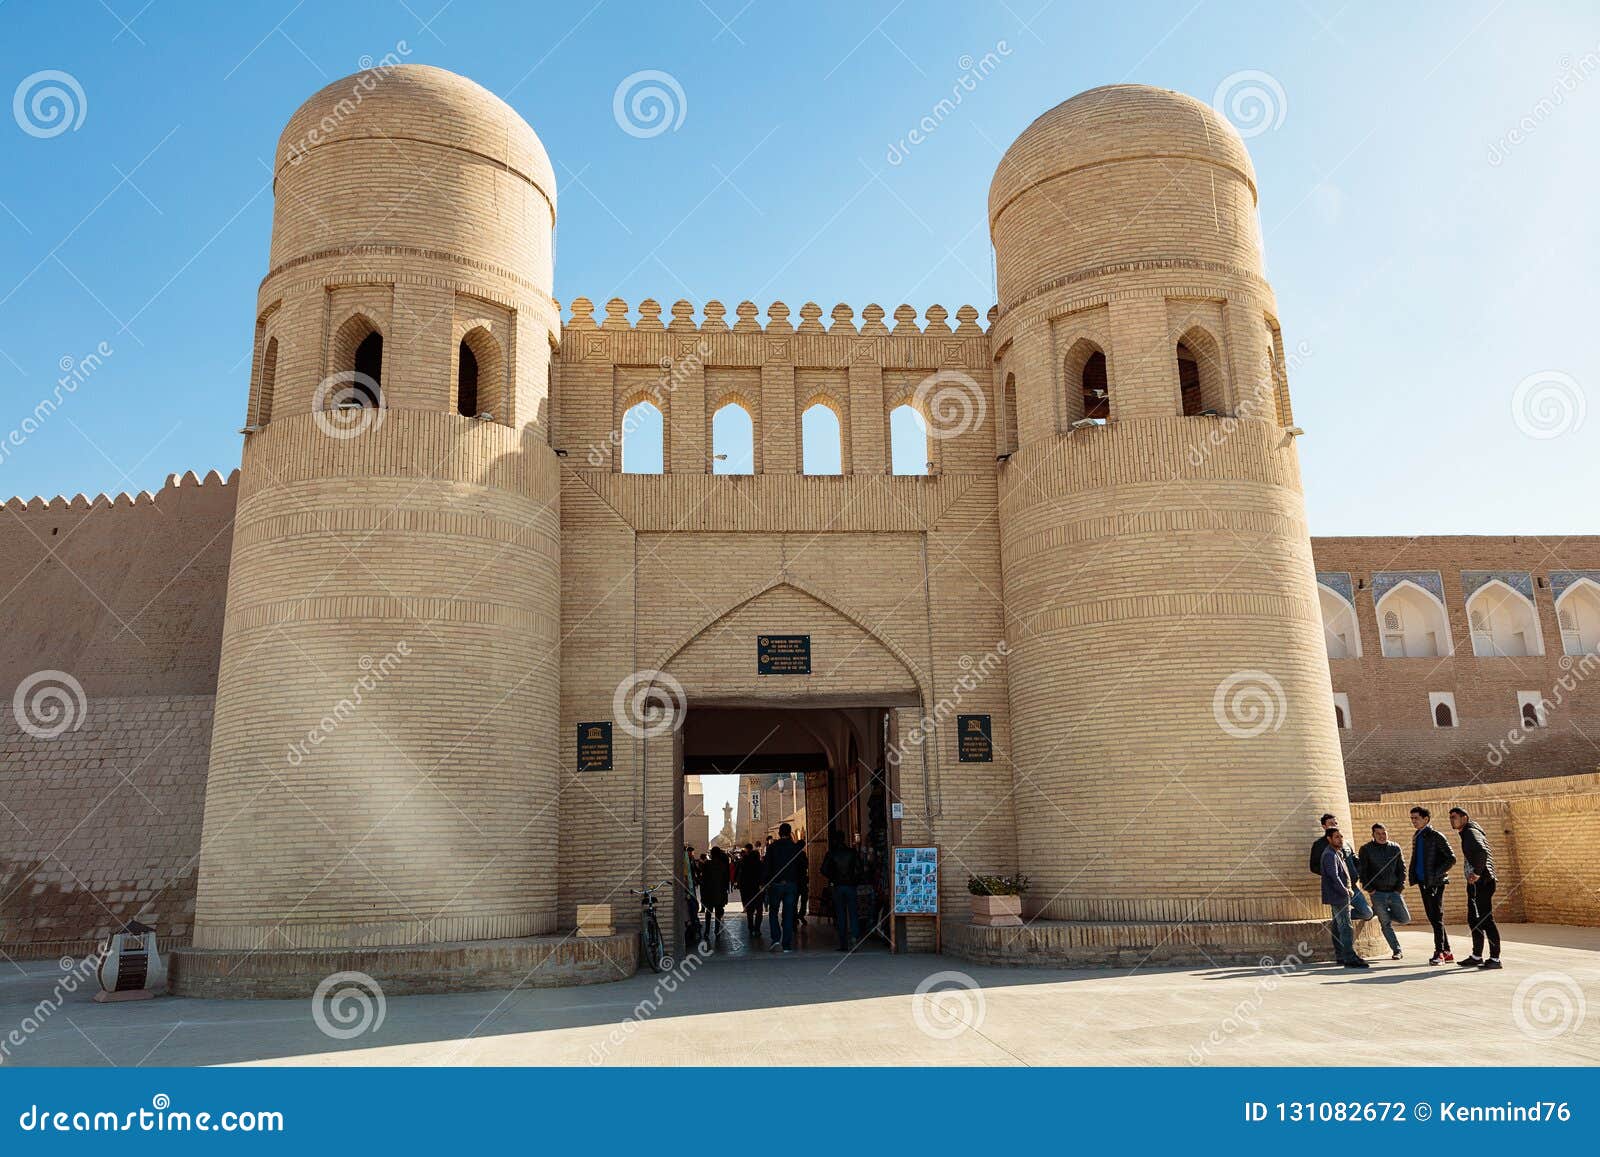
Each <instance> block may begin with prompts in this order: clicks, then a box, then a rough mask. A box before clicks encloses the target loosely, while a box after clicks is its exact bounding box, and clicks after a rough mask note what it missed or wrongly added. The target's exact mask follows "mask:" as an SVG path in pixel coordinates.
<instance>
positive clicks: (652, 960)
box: [628, 880, 672, 972]
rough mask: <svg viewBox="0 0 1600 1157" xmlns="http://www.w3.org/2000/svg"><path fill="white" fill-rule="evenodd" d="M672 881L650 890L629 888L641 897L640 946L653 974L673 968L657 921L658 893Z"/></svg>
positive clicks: (655, 885)
mask: <svg viewBox="0 0 1600 1157" xmlns="http://www.w3.org/2000/svg"><path fill="white" fill-rule="evenodd" d="M671 883H672V881H671V880H662V881H661V882H660V883H658V884H652V885H650V887H648V888H629V889H628V891H629V892H631V893H633V894H634V895H635V896H638V897H639V903H640V906H641V908H642V919H641V921H640V923H639V945H640V947H641V948H642V949H643V950H644V959H645V963H646V964H648V965H649V966H650V971H651V972H665V971H667V970H668V969H670V968H671V967H672V957H670V956H668V955H667V944H666V941H665V940H663V939H662V938H661V924H660V922H659V921H657V919H656V892H657V891H658V890H659V889H661V888H665V887H667V886H669V885H670V884H671Z"/></svg>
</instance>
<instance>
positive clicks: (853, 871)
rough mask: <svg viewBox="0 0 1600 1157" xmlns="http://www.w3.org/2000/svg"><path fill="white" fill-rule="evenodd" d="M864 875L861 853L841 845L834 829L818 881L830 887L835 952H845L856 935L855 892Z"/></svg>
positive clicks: (841, 842) (840, 839)
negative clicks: (837, 943) (837, 940)
mask: <svg viewBox="0 0 1600 1157" xmlns="http://www.w3.org/2000/svg"><path fill="white" fill-rule="evenodd" d="M865 875H866V868H865V867H864V866H863V864H862V863H861V853H860V852H858V851H856V850H855V849H854V848H852V847H851V846H850V845H849V844H847V843H846V842H845V838H844V833H843V832H841V831H840V830H839V829H838V828H835V829H833V831H831V832H829V833H828V854H827V855H826V856H824V857H823V858H822V878H823V879H825V880H827V881H828V883H829V884H831V885H832V886H833V928H834V931H835V932H837V933H838V934H839V951H840V952H849V951H850V949H851V947H852V946H853V945H854V944H855V942H856V937H857V936H858V935H859V934H860V929H859V928H858V926H857V919H858V914H857V911H856V888H857V887H858V886H859V885H860V883H861V880H862V878H863V877H864V876H865Z"/></svg>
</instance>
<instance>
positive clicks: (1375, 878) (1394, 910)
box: [1356, 824, 1411, 960]
mask: <svg viewBox="0 0 1600 1157" xmlns="http://www.w3.org/2000/svg"><path fill="white" fill-rule="evenodd" d="M1356 863H1357V864H1358V865H1359V868H1360V873H1359V874H1360V880H1361V883H1363V884H1365V885H1366V886H1367V891H1368V892H1369V893H1371V895H1372V911H1373V913H1374V914H1375V915H1376V916H1377V917H1378V924H1379V926H1380V927H1382V928H1383V938H1384V939H1385V940H1387V941H1388V942H1389V949H1390V951H1391V952H1393V953H1394V959H1395V960H1399V959H1400V957H1401V956H1403V955H1404V953H1402V952H1401V951H1400V938H1399V937H1398V936H1396V935H1395V934H1394V927H1393V925H1395V924H1409V923H1411V913H1410V912H1409V911H1408V910H1407V909H1406V898H1405V887H1406V858H1405V854H1404V853H1402V852H1401V851H1400V845H1399V844H1391V843H1390V842H1389V830H1388V829H1387V828H1385V827H1384V826H1383V825H1382V824H1373V825H1372V839H1370V840H1368V841H1367V842H1366V843H1364V844H1362V845H1361V853H1360V855H1358V856H1357V857H1356Z"/></svg>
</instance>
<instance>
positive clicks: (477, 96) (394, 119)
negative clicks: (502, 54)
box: [273, 64, 556, 218]
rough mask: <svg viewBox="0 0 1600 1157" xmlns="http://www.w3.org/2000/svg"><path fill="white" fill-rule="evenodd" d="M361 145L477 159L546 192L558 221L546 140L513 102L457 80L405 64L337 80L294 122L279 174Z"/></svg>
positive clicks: (281, 150) (281, 151)
mask: <svg viewBox="0 0 1600 1157" xmlns="http://www.w3.org/2000/svg"><path fill="white" fill-rule="evenodd" d="M354 140H378V141H392V142H393V143H394V146H395V153H394V155H396V156H399V155H403V153H404V151H405V147H406V142H407V141H425V142H427V143H429V144H434V145H440V146H443V147H445V148H451V149H461V150H464V151H467V152H471V153H477V154H479V155H480V156H483V157H485V158H487V159H488V160H490V161H494V162H497V163H498V164H501V165H503V166H505V168H506V169H508V170H510V171H511V172H513V173H515V174H516V175H517V176H519V177H521V178H522V179H523V180H524V181H527V182H528V183H529V184H530V185H532V186H534V188H536V189H538V190H539V192H541V193H542V194H544V197H545V200H547V201H548V202H549V203H550V213H551V216H552V218H553V217H554V216H555V203H556V178H555V170H554V169H552V168H551V167H550V157H549V155H548V154H547V153H546V152H545V151H544V145H543V144H542V143H541V142H540V140H539V137H538V135H537V134H535V133H534V131H533V129H532V128H531V127H530V126H529V125H528V122H527V121H525V120H523V119H522V117H521V116H519V115H518V114H517V111H516V110H515V109H514V108H512V107H511V106H510V105H508V104H507V103H506V102H505V101H503V100H501V99H500V98H499V97H498V96H496V95H495V94H494V93H492V92H490V91H489V90H488V89H486V88H484V87H483V86H482V85H481V84H478V83H477V82H476V81H472V80H468V79H467V78H466V77H464V76H461V75H458V74H457V73H454V72H450V71H448V70H446V69H443V68H435V67H434V66H433V65H430V64H399V65H394V66H392V67H389V68H384V67H381V66H380V67H377V68H372V69H368V70H367V71H365V72H358V73H355V74H353V75H351V76H347V77H344V78H343V79H341V80H336V81H334V82H333V83H332V84H330V85H328V86H326V87H325V88H322V89H320V90H319V91H318V92H316V93H315V94H314V95H313V96H312V97H311V98H310V99H309V100H307V101H306V102H305V103H304V104H303V105H301V106H300V107H299V108H298V109H296V110H295V113H294V115H293V116H291V117H290V118H289V123H288V124H287V125H285V126H284V130H283V134H282V135H281V136H280V137H279V138H278V150H277V157H276V159H275V161H274V165H273V172H274V174H275V175H276V174H281V172H282V170H283V168H284V166H285V165H295V164H299V163H300V162H301V161H302V160H303V159H304V158H305V157H306V156H307V155H308V154H309V153H311V152H312V151H313V150H315V149H319V148H325V147H328V146H331V145H337V144H340V143H343V142H348V141H354ZM418 176H419V178H420V177H421V176H422V174H420V173H419V174H418Z"/></svg>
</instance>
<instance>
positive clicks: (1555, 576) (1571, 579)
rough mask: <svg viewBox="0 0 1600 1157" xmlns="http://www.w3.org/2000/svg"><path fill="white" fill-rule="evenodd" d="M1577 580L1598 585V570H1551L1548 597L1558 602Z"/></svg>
mask: <svg viewBox="0 0 1600 1157" xmlns="http://www.w3.org/2000/svg"><path fill="white" fill-rule="evenodd" d="M1579 579H1588V580H1589V581H1590V582H1592V583H1600V570H1553V571H1551V572H1550V597H1551V598H1552V599H1555V600H1559V599H1560V598H1561V596H1562V595H1564V594H1566V593H1567V588H1568V587H1570V586H1571V585H1572V584H1573V583H1575V582H1577V581H1578V580H1579Z"/></svg>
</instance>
